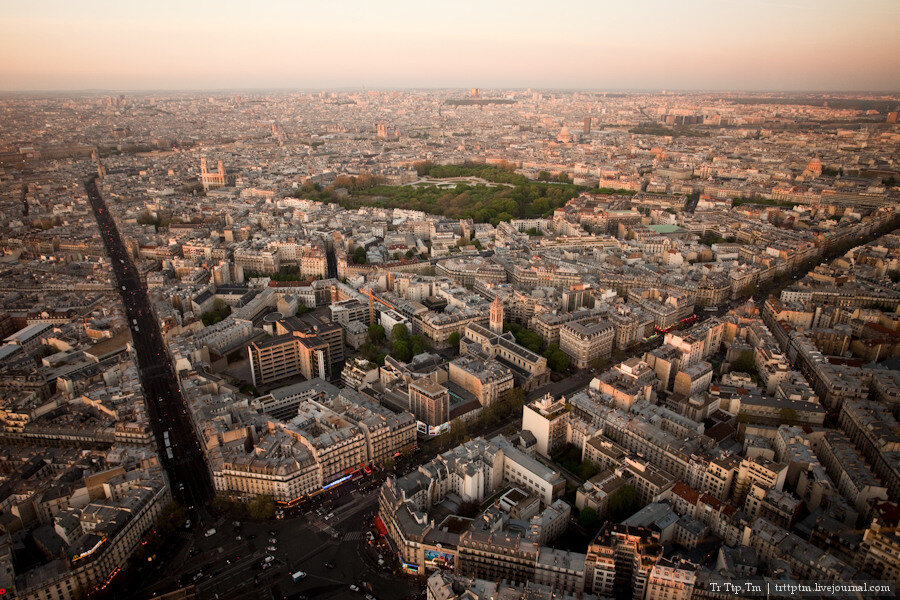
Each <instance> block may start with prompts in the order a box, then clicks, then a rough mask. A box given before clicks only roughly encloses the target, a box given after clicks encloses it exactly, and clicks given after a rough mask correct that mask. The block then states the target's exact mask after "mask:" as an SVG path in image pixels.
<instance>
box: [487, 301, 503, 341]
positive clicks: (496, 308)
mask: <svg viewBox="0 0 900 600" xmlns="http://www.w3.org/2000/svg"><path fill="white" fill-rule="evenodd" d="M490 328H491V331H493V332H494V333H503V302H501V301H500V298H494V301H493V302H491V323H490Z"/></svg>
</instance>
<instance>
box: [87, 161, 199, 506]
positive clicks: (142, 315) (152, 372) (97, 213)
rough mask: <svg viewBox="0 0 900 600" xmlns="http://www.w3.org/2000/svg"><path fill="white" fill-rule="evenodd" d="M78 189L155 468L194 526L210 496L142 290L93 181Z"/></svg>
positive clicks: (196, 446) (195, 443)
mask: <svg viewBox="0 0 900 600" xmlns="http://www.w3.org/2000/svg"><path fill="white" fill-rule="evenodd" d="M84 186H85V189H86V190H87V193H88V198H89V199H90V203H91V208H92V209H93V211H94V217H95V219H96V220H97V226H98V227H99V229H100V234H101V237H102V238H103V243H104V245H105V246H106V252H107V254H108V256H109V259H110V262H111V264H112V269H113V272H114V274H115V278H116V285H117V287H118V288H119V293H120V295H121V296H122V303H123V305H124V307H125V314H126V318H127V319H128V321H129V322H130V327H131V338H132V344H133V345H134V350H135V354H136V356H137V368H138V373H139V375H140V379H141V386H142V388H143V391H144V397H145V399H146V404H147V414H148V416H149V420H150V427H151V428H152V430H153V434H154V436H155V438H156V444H157V451H158V453H159V458H160V462H161V463H162V466H163V467H164V468H165V469H166V472H167V473H168V475H169V484H170V485H171V486H172V488H173V489H172V494H173V496H174V497H175V498H176V499H177V500H178V501H179V502H181V503H182V504H183V505H184V506H185V507H186V508H187V509H188V512H189V514H190V515H191V517H192V518H195V519H196V520H197V521H199V520H200V516H201V514H202V513H200V511H199V510H198V509H199V508H200V507H202V506H204V505H205V503H206V502H207V501H208V500H209V498H210V497H211V496H212V481H211V480H210V477H209V470H208V469H207V467H206V462H205V459H204V456H203V453H202V451H201V449H200V444H199V442H198V440H197V436H196V433H195V432H194V427H193V424H192V421H191V417H190V414H189V413H188V409H187V405H186V404H185V401H184V399H183V398H182V396H181V390H180V389H179V387H178V380H177V378H176V376H175V373H174V371H173V369H172V364H171V361H170V359H169V354H168V350H167V348H166V346H165V342H163V339H162V335H161V334H160V331H159V324H158V323H157V320H156V317H155V315H154V314H153V310H152V308H151V305H150V300H149V298H148V297H147V290H146V288H145V286H144V283H143V281H142V280H141V277H140V275H139V273H138V271H137V268H136V267H135V266H134V263H133V262H132V260H131V257H130V256H129V255H128V252H127V250H126V249H125V245H124V244H123V243H122V239H121V238H120V236H119V231H118V229H117V227H116V222H115V219H114V218H113V217H112V215H111V214H110V212H109V209H108V208H107V206H106V203H105V202H104V201H103V198H102V197H101V196H100V192H99V190H98V189H97V182H96V179H95V178H93V177H92V178H90V179H88V180H86V181H85V183H84Z"/></svg>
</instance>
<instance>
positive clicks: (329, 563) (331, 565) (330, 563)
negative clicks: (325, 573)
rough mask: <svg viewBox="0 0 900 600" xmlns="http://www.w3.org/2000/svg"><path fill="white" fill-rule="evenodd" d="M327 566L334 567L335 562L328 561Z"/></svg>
mask: <svg viewBox="0 0 900 600" xmlns="http://www.w3.org/2000/svg"><path fill="white" fill-rule="evenodd" d="M325 566H326V567H327V568H329V569H333V568H334V563H333V562H331V561H328V562H327V563H325Z"/></svg>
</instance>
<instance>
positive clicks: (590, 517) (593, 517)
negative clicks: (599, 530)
mask: <svg viewBox="0 0 900 600" xmlns="http://www.w3.org/2000/svg"><path fill="white" fill-rule="evenodd" d="M599 520H600V517H599V515H597V511H596V510H594V509H593V508H591V507H590V506H586V507H584V508H583V509H581V514H579V515H578V521H579V522H580V523H581V526H582V527H584V528H585V529H593V528H594V526H596V525H597V521H599Z"/></svg>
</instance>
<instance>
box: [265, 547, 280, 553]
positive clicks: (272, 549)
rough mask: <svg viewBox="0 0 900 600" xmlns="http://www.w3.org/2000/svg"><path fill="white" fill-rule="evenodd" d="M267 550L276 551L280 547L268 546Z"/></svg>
mask: <svg viewBox="0 0 900 600" xmlns="http://www.w3.org/2000/svg"><path fill="white" fill-rule="evenodd" d="M266 550H268V551H269V552H275V551H276V550H278V548H276V547H275V546H266Z"/></svg>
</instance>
